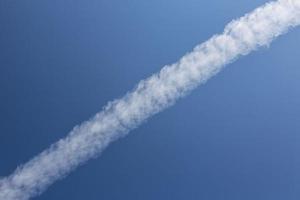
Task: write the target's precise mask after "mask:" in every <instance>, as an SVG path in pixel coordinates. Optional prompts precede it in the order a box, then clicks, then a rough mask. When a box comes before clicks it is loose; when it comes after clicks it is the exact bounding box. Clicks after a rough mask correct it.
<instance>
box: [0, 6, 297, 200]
mask: <svg viewBox="0 0 300 200" xmlns="http://www.w3.org/2000/svg"><path fill="white" fill-rule="evenodd" d="M299 24H300V0H278V1H275V2H270V3H267V4H265V5H263V6H262V7H259V8H257V9H256V10H254V11H253V12H251V13H249V14H247V15H245V16H244V17H242V18H240V19H238V20H234V21H232V22H231V23H229V24H228V25H227V26H226V28H225V30H224V32H223V33H222V34H220V35H215V36H213V37H212V38H211V39H209V40H208V41H207V42H205V43H203V44H200V45H199V46H197V47H196V48H194V50H193V51H192V52H191V53H188V54H187V55H185V56H183V57H182V58H181V59H180V60H179V61H178V62H177V63H174V64H172V65H168V66H165V67H163V68H162V70H161V71H160V72H159V73H157V74H154V75H152V76H151V77H150V78H148V79H146V80H143V81H141V82H140V83H139V84H138V85H137V86H136V88H135V89H134V90H132V91H131V92H129V93H127V94H126V95H125V96H124V97H123V98H121V99H118V100H115V101H112V102H109V103H108V105H107V106H106V107H105V108H104V109H103V111H101V112H99V113H98V114H96V116H94V117H93V118H92V119H90V120H88V121H86V122H84V123H83V124H81V125H79V126H76V127H75V128H74V129H73V130H72V131H71V133H70V134H69V135H68V136H67V137H66V138H64V139H61V140H60V141H58V142H57V143H55V144H53V145H52V146H51V147H50V148H49V149H47V150H45V151H44V152H42V153H41V154H39V155H38V156H36V157H34V158H33V159H32V160H30V161H29V162H28V163H26V164H24V165H22V166H20V167H18V169H17V170H16V171H15V172H14V173H13V174H11V175H10V176H8V177H6V178H3V179H2V180H1V181H0V200H27V199H29V198H31V197H34V196H37V195H39V194H40V193H41V192H43V191H44V190H45V189H46V188H47V187H48V186H50V185H51V184H53V183H54V182H55V181H57V180H59V179H61V178H63V177H64V176H66V175H67V174H68V173H70V172H71V171H72V170H74V169H75V168H76V167H78V166H79V165H81V164H83V163H84V162H86V161H87V160H89V159H91V158H93V157H96V156H98V155H99V154H100V153H101V152H102V151H103V149H105V148H106V147H107V146H108V144H109V143H111V142H112V141H114V140H116V139H118V138H120V137H122V136H124V135H126V134H127V133H128V132H129V131H130V130H132V129H134V128H135V127H137V126H138V125H140V124H141V123H142V122H144V121H145V120H146V119H147V118H149V117H151V116H153V115H154V114H156V113H158V112H160V111H162V110H164V109H165V108H167V107H169V106H171V105H173V104H174V103H175V101H176V100H177V99H179V98H180V97H183V96H185V95H186V94H187V93H188V92H189V91H191V90H192V89H194V88H195V87H197V86H198V85H200V84H203V83H205V82H206V81H207V80H208V79H209V78H211V77H212V76H214V75H215V74H217V73H218V72H219V71H220V70H221V69H222V68H223V67H224V66H225V65H226V64H228V63H230V62H232V61H234V59H236V58H238V57H239V56H241V55H246V54H248V53H250V52H251V51H253V50H255V49H257V48H258V47H260V46H266V45H269V44H270V43H271V41H272V40H273V39H275V38H276V37H277V36H279V35H281V34H283V33H285V32H287V31H288V30H289V28H292V27H295V26H297V25H299Z"/></svg>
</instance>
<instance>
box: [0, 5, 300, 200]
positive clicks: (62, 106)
mask: <svg viewBox="0 0 300 200" xmlns="http://www.w3.org/2000/svg"><path fill="white" fill-rule="evenodd" d="M265 2H266V1H265V0H245V1H236V0H210V1H201V0H175V1H174V0H151V1H150V0H147V1H146V0H89V1H83V0H72V1H71V0H63V1H62V0H44V1H41V0H31V1H16V0H2V1H1V2H0V25H1V26H0V91H1V92H0V130H1V131H0V176H6V175H9V174H10V173H11V172H12V171H13V170H14V169H15V168H16V167H17V166H18V165H19V164H21V163H24V162H26V161H28V160H29V159H30V158H32V157H33V156H34V155H36V154H38V153H39V152H41V151H42V150H44V149H45V148H47V147H48V146H49V145H50V144H51V143H53V142H55V141H57V140H58V139H60V138H62V137H64V136H66V134H67V133H68V132H69V130H71V128H72V127H73V126H75V125H76V124H78V123H80V122H82V121H84V120H86V119H88V118H89V117H91V116H92V115H93V114H95V113H96V112H98V111H99V110H101V108H102V106H104V105H105V104H106V102H107V101H109V100H112V99H114V98H116V97H121V96H122V95H123V94H125V92H126V91H128V90H129V89H131V88H133V86H134V85H135V84H136V83H137V82H138V81H139V80H141V79H144V78H146V77H148V76H149V75H151V74H152V73H154V72H157V71H158V70H159V69H160V68H161V67H162V66H163V65H165V64H170V63H173V62H175V61H177V59H179V58H180V57H181V56H182V55H184V54H185V53H186V52H187V51H189V50H191V49H192V48H193V47H194V46H195V45H197V44H198V43H201V42H203V41H205V40H207V39H208V38H209V37H211V36H212V35H213V34H215V33H220V32H221V31H222V30H223V28H224V26H225V25H226V24H227V23H228V22H229V21H230V20H231V19H234V18H237V17H239V16H242V15H243V14H244V13H246V12H249V11H251V10H252V9H254V8H256V7H257V6H260V5H262V4H263V3H265ZM299 44H300V29H299V28H298V29H295V30H293V31H291V32H290V33H289V34H287V35H284V36H282V37H280V38H279V39H278V40H276V41H275V42H274V43H273V44H272V45H271V46H270V47H269V48H263V49H261V50H260V51H258V52H255V53H253V54H251V55H249V56H247V57H243V58H241V59H239V60H238V61H237V62H235V63H233V64H231V65H230V66H228V68H226V69H225V70H224V71H223V72H222V73H220V74H219V75H218V76H216V77H214V78H213V79H212V80H210V81H209V82H208V83H207V84H206V85H204V86H201V87H200V88H198V89H197V90H196V91H194V92H193V93H192V94H191V95H189V96H188V97H187V98H185V99H182V100H180V101H179V102H178V103H177V104H176V106H174V107H172V108H170V109H168V110H166V111H165V112H163V113H160V114H159V115H157V116H155V117H154V118H151V119H150V120H148V122H147V123H145V124H144V125H143V126H141V127H140V128H138V129H136V130H135V131H133V132H132V133H131V134H130V135H129V136H128V137H126V138H124V139H122V140H119V141H117V142H115V143H114V144H112V145H111V146H110V147H109V148H108V149H107V150H106V151H105V152H104V153H103V155H101V157H99V158H98V159H96V160H93V161H90V162H88V164H86V165H84V166H83V167H81V168H79V169H78V170H76V172H74V173H72V174H71V175H70V176H69V177H67V178H66V179H64V180H62V181H60V182H58V183H56V184H55V185H53V186H52V187H51V188H50V189H49V190H48V191H46V192H45V193H44V194H42V195H41V196H40V197H37V198H35V199H36V200H53V199H55V200H66V199H72V200H83V199H86V200H99V199H103V200H154V199H155V200H168V199H172V200H183V199H187V200H299V199H300V170H299V166H300V156H299V152H300V145H299V143H300V134H299V130H300V123H299V121H300V89H299V85H300V67H299V63H300V56H299V52H300V46H299Z"/></svg>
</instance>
